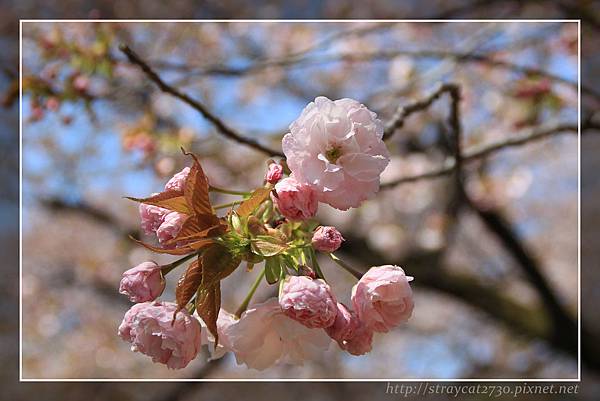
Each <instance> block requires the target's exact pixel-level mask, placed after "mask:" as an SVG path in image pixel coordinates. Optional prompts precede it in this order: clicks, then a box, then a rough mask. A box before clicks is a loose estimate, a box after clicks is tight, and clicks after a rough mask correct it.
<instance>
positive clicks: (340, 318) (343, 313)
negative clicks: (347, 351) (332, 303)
mask: <svg viewBox="0 0 600 401" xmlns="http://www.w3.org/2000/svg"><path fill="white" fill-rule="evenodd" d="M359 325H360V322H359V320H358V317H357V316H356V314H355V313H354V312H353V311H352V310H350V309H348V308H347V307H346V305H344V304H341V303H339V302H338V304H337V314H336V316H335V321H334V322H333V324H332V325H331V326H329V327H327V328H325V332H327V334H328V335H329V337H331V338H332V339H334V340H335V341H337V342H338V343H340V342H342V341H344V340H347V339H350V338H352V337H354V332H355V331H356V330H357V329H358V326H359Z"/></svg>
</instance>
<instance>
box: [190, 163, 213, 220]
mask: <svg viewBox="0 0 600 401" xmlns="http://www.w3.org/2000/svg"><path fill="white" fill-rule="evenodd" d="M185 154H186V155H190V156H191V157H192V158H193V159H194V163H193V164H192V167H191V168H190V174H189V175H188V176H187V179H186V180H185V185H184V187H183V194H184V196H185V199H186V201H187V204H188V206H189V208H190V209H191V210H192V211H193V213H194V214H208V215H211V214H213V210H212V206H211V205H210V200H209V198H208V178H207V177H206V175H205V174H204V171H203V170H202V166H201V165H200V162H199V161H198V158H197V157H196V155H194V154H193V153H185Z"/></svg>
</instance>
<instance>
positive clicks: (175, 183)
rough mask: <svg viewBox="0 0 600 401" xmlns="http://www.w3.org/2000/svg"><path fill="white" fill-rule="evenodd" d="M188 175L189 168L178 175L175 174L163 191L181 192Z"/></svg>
mask: <svg viewBox="0 0 600 401" xmlns="http://www.w3.org/2000/svg"><path fill="white" fill-rule="evenodd" d="M189 174H190V168H189V167H185V168H184V169H183V170H181V171H180V172H179V173H177V174H175V175H174V176H173V177H172V178H171V179H170V180H169V181H168V182H167V183H166V184H165V191H183V187H184V185H185V180H186V179H187V177H188V175H189Z"/></svg>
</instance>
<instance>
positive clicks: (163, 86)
mask: <svg viewBox="0 0 600 401" xmlns="http://www.w3.org/2000/svg"><path fill="white" fill-rule="evenodd" d="M119 50H121V52H123V54H125V56H127V59H128V60H129V61H130V62H131V63H132V64H135V65H137V66H138V67H139V68H141V70H142V71H143V72H144V73H145V74H146V76H147V77H148V78H149V79H150V80H151V81H152V82H154V83H155V84H156V85H157V86H158V88H159V89H160V90H161V91H163V92H165V93H168V94H170V95H171V96H174V97H176V98H178V99H180V100H181V101H183V102H184V103H187V104H188V105H190V106H191V107H193V108H194V109H196V110H197V111H198V112H200V114H202V116H203V117H204V118H206V119H207V120H208V121H210V122H211V124H213V125H214V126H215V128H217V130H218V131H219V132H220V133H221V134H222V135H223V136H225V137H227V138H229V139H232V140H234V141H237V142H239V143H242V144H245V145H248V146H250V147H251V148H253V149H256V150H258V151H260V152H263V153H265V154H267V155H269V156H279V157H284V154H283V153H282V152H281V151H278V150H274V149H271V148H269V147H266V146H264V145H261V144H260V143H259V142H258V141H256V140H254V139H252V138H247V137H245V136H243V135H241V134H239V133H238V132H236V131H235V130H233V129H232V128H230V127H229V126H227V125H226V124H225V123H224V122H223V121H222V120H221V119H220V118H219V117H217V116H216V115H214V114H213V113H212V112H210V111H209V110H208V109H207V108H206V106H204V105H203V104H202V103H200V102H199V101H197V100H195V99H193V98H191V97H190V96H188V95H187V94H185V93H183V92H181V91H179V90H178V89H176V88H174V87H173V86H171V85H168V84H167V83H165V81H163V80H162V78H161V77H160V76H159V75H158V74H157V73H156V72H155V71H154V70H153V69H152V68H151V67H150V66H149V65H148V64H147V63H146V62H145V61H144V60H142V59H141V58H140V57H139V56H138V55H137V54H136V53H135V52H134V51H133V50H131V49H130V48H129V47H128V46H126V45H121V46H119Z"/></svg>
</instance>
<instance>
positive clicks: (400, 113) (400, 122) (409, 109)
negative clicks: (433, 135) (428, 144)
mask: <svg viewBox="0 0 600 401" xmlns="http://www.w3.org/2000/svg"><path fill="white" fill-rule="evenodd" d="M455 86H456V85H454V84H449V83H446V84H440V85H439V86H438V88H437V89H436V90H435V91H433V92H432V93H431V94H430V95H429V96H427V97H425V98H424V99H420V100H417V101H415V102H413V103H409V104H407V105H404V106H400V107H398V110H396V113H394V115H393V116H392V118H391V120H390V121H389V122H388V123H387V124H386V126H385V131H384V132H383V140H386V139H389V138H390V137H391V136H392V135H394V132H396V130H397V129H399V128H402V127H403V126H404V122H405V121H406V119H407V117H408V116H410V115H411V114H413V113H416V112H417V111H421V110H425V109H427V108H428V107H429V106H431V105H432V104H433V102H435V101H436V100H438V99H439V98H440V97H441V96H442V95H443V94H444V93H446V92H452V91H453V90H454V89H455Z"/></svg>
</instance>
